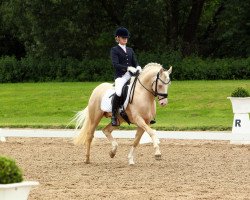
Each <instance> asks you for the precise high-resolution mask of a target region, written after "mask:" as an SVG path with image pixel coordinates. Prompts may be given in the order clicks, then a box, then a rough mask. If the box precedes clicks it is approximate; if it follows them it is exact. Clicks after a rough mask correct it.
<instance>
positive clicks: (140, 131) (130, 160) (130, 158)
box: [128, 127, 144, 165]
mask: <svg viewBox="0 0 250 200" xmlns="http://www.w3.org/2000/svg"><path fill="white" fill-rule="evenodd" d="M143 133H144V130H143V129H142V128H140V127H138V128H137V131H136V134H135V140H134V143H133V145H132V147H131V149H130V151H129V154H128V164H129V165H134V164H135V162H134V157H135V148H136V147H137V146H138V144H139V142H140V140H141V136H142V135H143Z"/></svg>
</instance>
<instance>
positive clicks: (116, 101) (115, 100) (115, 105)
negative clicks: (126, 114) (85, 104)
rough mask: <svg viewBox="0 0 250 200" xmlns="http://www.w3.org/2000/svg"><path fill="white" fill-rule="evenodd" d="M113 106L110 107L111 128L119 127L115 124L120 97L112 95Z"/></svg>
mask: <svg viewBox="0 0 250 200" xmlns="http://www.w3.org/2000/svg"><path fill="white" fill-rule="evenodd" d="M112 103H113V105H112V117H111V123H112V126H119V123H118V122H117V113H118V109H119V105H120V97H119V96H117V95H116V94H114V97H113V102H112Z"/></svg>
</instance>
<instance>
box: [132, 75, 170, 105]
mask: <svg viewBox="0 0 250 200" xmlns="http://www.w3.org/2000/svg"><path fill="white" fill-rule="evenodd" d="M138 77H139V73H137V74H136V75H135V80H134V82H133V84H132V86H131V90H130V97H129V99H130V100H129V103H132V101H133V98H134V93H135V86H136V82H137V80H138V82H139V83H140V84H141V86H142V87H143V88H144V89H145V90H147V91H148V92H150V93H151V94H152V95H153V96H154V97H157V96H161V97H162V98H161V99H160V98H159V100H162V99H165V98H168V93H159V92H158V91H157V85H158V80H160V81H161V82H162V83H163V84H164V85H167V84H169V83H170V81H171V80H169V81H168V82H167V83H166V82H164V81H163V80H161V78H160V72H158V73H157V76H156V79H155V81H154V82H155V90H153V92H152V91H151V90H149V89H148V88H146V87H145V86H144V85H143V84H142V83H141V81H140V79H139V78H138ZM154 82H153V83H152V86H153V84H154ZM131 94H132V97H131Z"/></svg>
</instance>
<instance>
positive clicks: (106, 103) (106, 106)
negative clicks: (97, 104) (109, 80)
mask: <svg viewBox="0 0 250 200" xmlns="http://www.w3.org/2000/svg"><path fill="white" fill-rule="evenodd" d="M130 90H131V84H130V85H129V87H128V93H127V97H126V100H125V102H124V104H123V107H124V110H125V109H126V108H127V106H128V101H129V94H130ZM114 93H115V89H114V88H112V89H108V90H107V91H106V93H105V94H104V96H103V97H102V102H101V110H102V111H104V112H112V103H111V100H112V98H113V94H114Z"/></svg>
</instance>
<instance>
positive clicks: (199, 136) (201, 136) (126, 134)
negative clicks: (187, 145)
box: [0, 128, 250, 144]
mask: <svg viewBox="0 0 250 200" xmlns="http://www.w3.org/2000/svg"><path fill="white" fill-rule="evenodd" d="M135 132H136V131H135V130H131V131H125V130H116V131H113V132H112V135H113V137H114V138H117V139H133V138H134V137H135ZM78 133H79V130H70V129H9V128H2V129H0V140H1V141H2V142H4V141H6V138H8V137H35V138H36V137H51V138H53V137H57V138H58V137H59V138H60V137H61V138H73V137H74V136H76V134H78ZM156 134H157V136H158V138H159V139H178V140H226V141H230V143H231V144H250V133H249V134H247V135H244V137H242V136H239V137H238V138H236V137H235V135H234V136H233V134H232V132H231V131H156ZM95 137H96V138H106V136H105V135H104V134H103V133H102V131H95ZM150 142H152V140H151V138H150V137H149V135H148V134H147V133H144V134H143V136H142V139H141V141H140V143H141V144H143V143H150Z"/></svg>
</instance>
